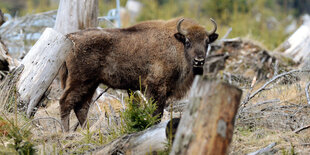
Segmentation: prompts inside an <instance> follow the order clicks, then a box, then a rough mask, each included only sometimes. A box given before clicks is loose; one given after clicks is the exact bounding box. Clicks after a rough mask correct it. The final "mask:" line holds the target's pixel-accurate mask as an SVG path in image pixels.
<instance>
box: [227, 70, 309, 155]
mask: <svg viewBox="0 0 310 155" xmlns="http://www.w3.org/2000/svg"><path fill="white" fill-rule="evenodd" d="M293 77H298V79H300V80H296V79H295V78H293ZM303 77H304V76H303V74H295V76H287V77H284V78H281V79H279V80H278V81H275V82H274V83H273V84H271V85H270V86H269V87H268V88H270V89H267V90H264V91H262V92H260V93H259V94H258V95H257V96H255V97H254V98H252V99H251V100H250V101H249V103H248V104H247V105H246V107H245V108H244V111H243V112H242V113H241V114H240V117H239V118H238V119H237V121H236V127H235V131H234V137H233V142H232V145H231V148H230V154H246V153H250V152H254V151H257V150H259V149H261V148H264V147H266V146H267V145H269V144H271V143H273V142H276V143H277V144H276V146H275V147H274V148H273V149H274V150H273V151H274V152H273V153H275V154H291V153H298V154H307V153H308V152H309V151H310V148H309V146H310V134H309V133H310V130H309V129H306V130H304V131H301V132H300V133H295V132H294V130H296V129H298V128H301V127H304V126H307V125H310V118H309V115H310V111H309V106H307V99H306V95H305V90H304V88H305V85H306V83H307V79H304V78H303ZM264 83H265V81H262V82H260V83H258V84H256V85H255V86H254V89H253V91H252V93H253V92H254V91H255V90H257V89H259V88H260V87H261V86H262V85H263V84H264ZM248 93H249V90H245V91H244V97H243V98H245V96H246V95H247V94H248Z"/></svg>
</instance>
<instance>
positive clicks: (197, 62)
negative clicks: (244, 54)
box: [60, 18, 218, 131]
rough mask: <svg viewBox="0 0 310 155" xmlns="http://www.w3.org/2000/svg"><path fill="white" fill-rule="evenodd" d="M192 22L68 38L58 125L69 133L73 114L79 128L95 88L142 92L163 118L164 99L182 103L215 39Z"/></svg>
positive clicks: (174, 21)
mask: <svg viewBox="0 0 310 155" xmlns="http://www.w3.org/2000/svg"><path fill="white" fill-rule="evenodd" d="M211 22H212V23H213V25H214V28H213V30H211V31H210V32H208V31H206V30H205V28H204V27H203V26H201V25H199V24H198V23H197V22H196V21H195V20H192V19H187V18H186V19H184V18H176V19H171V20H168V21H163V20H154V21H146V22H142V23H139V24H136V25H134V26H131V27H128V28H110V29H98V28H92V29H87V30H83V31H79V32H75V33H71V34H68V35H67V37H68V38H69V39H70V40H72V42H73V44H74V47H73V49H72V51H71V52H70V53H69V55H68V56H67V58H66V60H65V63H64V65H63V66H64V67H63V69H61V71H60V75H61V77H62V78H61V81H62V87H63V88H64V89H65V90H64V93H63V95H62V97H61V99H60V114H61V121H62V124H63V126H64V128H65V130H66V131H68V130H69V115H70V111H71V110H72V109H73V110H74V112H75V114H76V116H77V118H78V121H79V123H80V125H83V124H84V122H85V120H86V118H87V113H88V109H89V106H90V105H89V104H90V101H91V98H92V96H93V94H94V92H95V90H96V88H97V87H98V85H99V84H101V83H102V84H105V85H107V86H108V87H110V88H114V89H124V90H139V89H140V86H139V83H140V82H139V81H140V80H141V87H142V89H143V90H146V95H147V97H152V98H153V99H155V100H156V101H157V110H156V111H155V114H159V115H160V116H162V114H163V109H164V107H165V103H166V100H167V99H168V98H172V97H173V98H176V99H180V98H181V97H183V96H184V95H185V93H186V91H187V90H188V89H189V88H190V86H191V84H192V82H193V79H194V76H195V75H196V74H201V73H202V71H203V65H204V61H205V58H206V50H207V47H208V44H210V43H212V42H214V41H215V40H216V39H217V37H218V34H217V33H215V32H216V30H217V25H216V22H215V21H214V20H213V19H211Z"/></svg>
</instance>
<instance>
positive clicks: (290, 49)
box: [276, 15, 310, 62]
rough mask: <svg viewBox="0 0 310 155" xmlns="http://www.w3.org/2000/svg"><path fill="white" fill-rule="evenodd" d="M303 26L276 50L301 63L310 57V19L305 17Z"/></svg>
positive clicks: (307, 16)
mask: <svg viewBox="0 0 310 155" xmlns="http://www.w3.org/2000/svg"><path fill="white" fill-rule="evenodd" d="M303 18H304V21H303V24H302V25H301V26H300V27H299V28H298V29H297V30H296V31H295V32H294V33H293V34H292V35H291V36H290V37H289V38H288V39H287V40H286V41H285V42H284V43H283V44H282V45H280V46H279V47H278V48H277V49H276V50H277V51H284V54H286V55H287V56H290V57H292V58H293V60H294V61H295V62H301V61H303V60H305V59H306V58H307V57H309V56H310V52H309V51H310V17H309V15H305V16H304V17H303Z"/></svg>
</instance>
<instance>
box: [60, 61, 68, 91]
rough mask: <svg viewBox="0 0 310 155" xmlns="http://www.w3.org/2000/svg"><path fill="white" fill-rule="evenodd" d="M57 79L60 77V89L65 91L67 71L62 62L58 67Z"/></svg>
mask: <svg viewBox="0 0 310 155" xmlns="http://www.w3.org/2000/svg"><path fill="white" fill-rule="evenodd" d="M59 77H60V81H61V87H62V89H65V87H66V82H67V78H68V69H67V65H66V62H64V63H63V64H62V65H61V67H60V70H59Z"/></svg>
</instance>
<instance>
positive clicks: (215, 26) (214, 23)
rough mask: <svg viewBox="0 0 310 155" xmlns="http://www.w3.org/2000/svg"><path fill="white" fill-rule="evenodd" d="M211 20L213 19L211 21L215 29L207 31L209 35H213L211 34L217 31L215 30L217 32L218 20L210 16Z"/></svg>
mask: <svg viewBox="0 0 310 155" xmlns="http://www.w3.org/2000/svg"><path fill="white" fill-rule="evenodd" d="M210 20H211V22H212V23H213V25H214V28H213V30H212V31H210V32H207V34H208V35H211V34H213V33H215V32H216V30H217V24H216V22H215V21H214V19H212V18H210Z"/></svg>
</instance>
